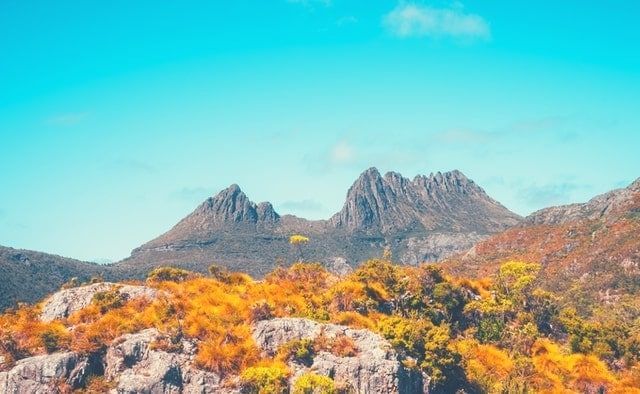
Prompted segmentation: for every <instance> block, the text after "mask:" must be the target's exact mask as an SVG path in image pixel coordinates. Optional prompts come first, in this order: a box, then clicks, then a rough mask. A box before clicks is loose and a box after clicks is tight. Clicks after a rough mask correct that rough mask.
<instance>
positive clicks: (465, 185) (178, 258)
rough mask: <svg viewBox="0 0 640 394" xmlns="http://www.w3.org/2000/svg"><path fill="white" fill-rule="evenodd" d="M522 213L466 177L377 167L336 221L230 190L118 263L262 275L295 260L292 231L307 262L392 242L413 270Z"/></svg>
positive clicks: (120, 268) (355, 257)
mask: <svg viewBox="0 0 640 394" xmlns="http://www.w3.org/2000/svg"><path fill="white" fill-rule="evenodd" d="M519 220H520V217H519V216H517V215H516V214H514V213H512V212H510V211H509V210H508V209H506V208H505V207H503V206H502V205H500V204H499V203H498V202H496V201H495V200H493V199H491V198H490V197H489V196H488V195H487V194H486V193H485V192H484V190H482V188H480V187H479V186H478V185H476V184H475V183H474V182H473V181H471V180H469V179H468V178H467V177H465V176H464V175H463V174H462V173H461V172H459V171H452V172H447V173H444V174H442V173H437V174H431V175H429V176H417V177H416V178H414V179H413V180H409V179H407V178H403V177H402V176H401V175H400V174H398V173H394V172H389V173H387V174H386V175H384V176H382V175H381V174H380V173H379V172H378V170H377V169H375V168H370V169H368V170H367V171H365V172H364V173H362V174H361V175H360V177H359V178H358V179H357V180H356V181H355V182H354V184H353V185H352V186H351V188H350V189H349V191H348V193H347V198H346V201H345V204H344V207H343V208H342V210H341V211H340V212H338V213H336V214H335V215H333V216H332V217H331V218H330V219H328V220H316V221H311V220H306V219H302V218H298V217H295V216H292V215H284V216H280V215H279V214H278V213H276V212H275V211H274V209H273V207H272V205H271V204H270V203H268V202H263V203H260V204H255V203H253V202H251V201H250V200H249V198H248V197H247V196H246V195H245V194H244V193H243V192H242V191H241V190H240V188H239V187H238V186H237V185H231V186H230V187H229V188H227V189H225V190H223V191H222V192H220V193H219V194H218V195H216V196H214V197H211V198H209V199H207V200H206V201H205V202H203V203H202V204H201V205H200V206H199V207H198V208H196V209H195V210H194V211H193V212H192V213H191V214H190V215H188V216H187V217H185V218H184V219H183V220H181V221H180V222H179V223H178V224H176V225H175V226H174V227H173V228H172V229H171V230H169V231H168V232H166V233H165V234H162V235H161V236H159V237H158V238H156V239H154V240H151V241H149V242H148V243H146V244H144V245H142V246H140V247H139V248H136V249H134V250H133V252H132V255H131V257H130V258H128V259H125V260H123V261H122V262H120V263H118V264H116V265H115V267H114V269H115V272H116V273H117V274H119V275H129V274H132V273H133V275H134V276H143V275H144V274H146V272H148V271H149V270H150V269H151V268H153V267H155V266H158V265H167V264H171V265H178V266H182V267H185V268H188V269H191V270H196V271H204V270H206V267H207V266H208V265H209V264H211V263H214V262H215V263H218V264H221V265H224V266H226V267H228V268H230V269H232V270H236V271H244V272H248V273H250V274H252V275H255V276H262V275H264V274H265V273H266V272H268V271H270V270H271V269H272V268H273V267H274V266H275V265H276V264H288V263H290V262H292V261H293V260H294V259H295V258H296V255H295V253H294V250H292V248H291V246H290V245H289V243H288V238H289V236H290V235H292V234H296V233H301V234H305V235H307V236H309V238H310V239H311V240H310V242H309V243H308V244H307V245H305V246H304V250H303V252H304V257H305V259H307V260H313V261H319V262H322V263H324V264H325V265H327V266H329V267H331V266H332V265H335V264H338V265H342V266H343V265H344V263H345V262H347V263H348V264H350V265H352V266H353V265H356V264H357V263H359V262H360V261H362V260H365V259H367V258H370V257H374V256H379V255H380V254H381V253H382V250H383V249H384V247H385V246H389V247H390V248H391V249H392V251H393V253H394V255H396V256H398V259H399V260H400V261H401V262H403V263H405V264H416V263H419V262H422V261H436V260H439V259H441V258H443V257H446V256H449V255H451V254H452V253H455V252H458V251H461V250H464V249H466V248H469V247H470V246H472V245H473V244H474V243H475V242H477V241H479V240H481V239H483V238H485V237H487V236H488V235H490V234H493V233H496V232H498V231H502V230H504V229H506V228H508V227H510V226H512V225H514V224H516V223H518V222H519Z"/></svg>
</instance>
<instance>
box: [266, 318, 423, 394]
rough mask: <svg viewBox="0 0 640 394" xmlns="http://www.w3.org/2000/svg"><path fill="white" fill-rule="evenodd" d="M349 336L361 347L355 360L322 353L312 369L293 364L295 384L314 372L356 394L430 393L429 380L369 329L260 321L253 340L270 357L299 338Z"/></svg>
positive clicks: (303, 321)
mask: <svg viewBox="0 0 640 394" xmlns="http://www.w3.org/2000/svg"><path fill="white" fill-rule="evenodd" d="M319 335H324V336H325V337H326V338H335V337H337V336H346V337H348V338H350V339H351V340H352V341H353V343H354V345H355V346H356V348H357V354H356V355H355V356H352V357H340V356H337V355H334V354H331V353H329V352H319V353H318V354H316V355H315V356H314V358H313V362H312V363H311V365H310V366H303V365H299V364H295V363H290V365H289V366H290V368H291V369H292V370H293V371H294V374H293V377H292V378H291V385H293V384H295V380H296V378H297V377H299V376H300V375H301V374H303V373H305V372H307V371H313V372H315V373H317V374H321V375H325V376H329V377H331V378H332V379H334V380H335V381H336V382H338V383H342V384H347V385H348V386H350V388H351V389H353V390H354V391H355V392H356V393H381V394H382V393H422V392H425V393H426V392H428V385H429V378H428V377H427V376H425V375H422V374H420V373H417V372H415V371H408V370H406V369H405V368H404V367H403V365H402V363H401V359H400V356H399V355H398V354H397V353H396V352H395V351H394V350H393V349H392V348H391V345H390V344H389V343H388V342H387V341H385V340H384V339H383V338H382V337H380V336H379V335H377V334H374V333H372V332H371V331H368V330H356V329H351V328H349V327H345V326H339V325H335V324H322V323H317V322H314V321H312V320H308V319H299V318H280V319H272V320H265V321H261V322H258V323H257V324H256V325H255V327H254V330H253V338H254V340H255V341H256V343H257V344H258V347H260V348H261V349H262V350H263V352H264V353H265V354H266V355H269V356H273V355H274V354H276V352H277V351H278V348H280V347H281V346H282V345H284V344H285V343H287V342H289V341H292V340H298V339H303V338H304V339H312V340H313V339H316V338H317V337H318V336H319Z"/></svg>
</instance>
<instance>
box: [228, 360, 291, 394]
mask: <svg viewBox="0 0 640 394" xmlns="http://www.w3.org/2000/svg"><path fill="white" fill-rule="evenodd" d="M288 376H289V372H288V371H287V370H286V369H285V368H283V367H280V366H270V367H249V368H247V369H245V370H244V371H242V373H241V374H240V380H241V382H242V383H241V384H242V389H243V391H245V392H248V393H252V394H253V393H255V394H281V393H285V392H286V390H287V377H288Z"/></svg>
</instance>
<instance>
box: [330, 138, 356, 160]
mask: <svg viewBox="0 0 640 394" xmlns="http://www.w3.org/2000/svg"><path fill="white" fill-rule="evenodd" d="M354 157H355V152H354V150H353V148H352V147H351V145H349V143H347V142H346V141H340V142H338V143H337V144H336V145H334V146H333V147H332V148H331V151H330V152H329V158H330V159H331V162H332V163H334V164H340V163H347V162H350V161H352V160H353V159H354Z"/></svg>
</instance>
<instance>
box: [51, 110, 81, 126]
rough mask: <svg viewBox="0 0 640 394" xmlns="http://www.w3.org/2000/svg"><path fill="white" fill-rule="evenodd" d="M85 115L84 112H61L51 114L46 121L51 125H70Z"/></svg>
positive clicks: (78, 121)
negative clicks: (59, 113)
mask: <svg viewBox="0 0 640 394" xmlns="http://www.w3.org/2000/svg"><path fill="white" fill-rule="evenodd" d="M87 116H88V113H86V112H79V113H69V114H62V115H56V116H53V117H51V118H49V119H47V121H46V122H47V123H48V124H52V125H61V126H71V125H75V124H78V123H80V122H82V121H83V120H84V119H85V118H86V117H87Z"/></svg>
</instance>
